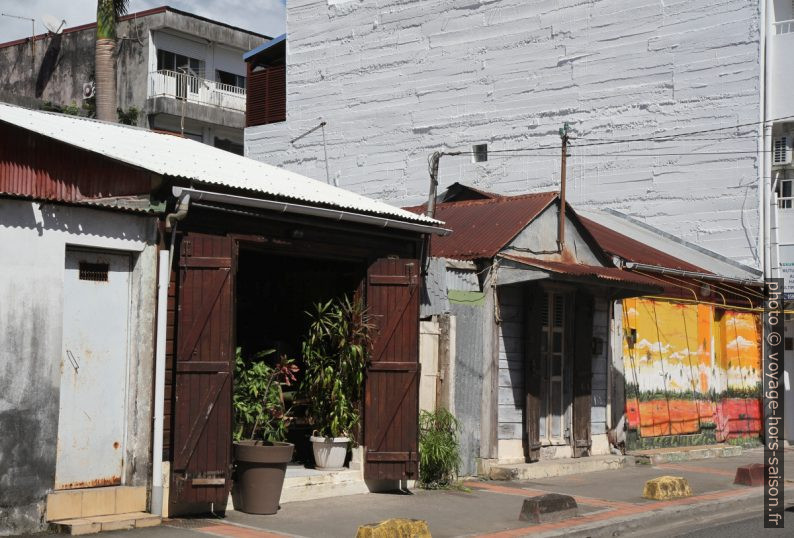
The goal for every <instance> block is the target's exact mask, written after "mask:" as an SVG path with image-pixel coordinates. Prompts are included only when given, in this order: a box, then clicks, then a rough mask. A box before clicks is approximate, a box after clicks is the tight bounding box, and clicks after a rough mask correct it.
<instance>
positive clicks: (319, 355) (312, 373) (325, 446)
mask: <svg viewBox="0 0 794 538" xmlns="http://www.w3.org/2000/svg"><path fill="white" fill-rule="evenodd" d="M309 316H310V318H311V322H310V326H309V332H308V334H307V336H306V338H305V339H304V341H303V344H302V351H303V360H304V372H303V374H304V375H303V382H302V385H301V390H302V393H303V394H304V396H305V399H306V401H307V416H308V419H309V423H310V424H311V425H312V427H313V429H314V431H313V435H312V436H311V438H310V439H311V441H312V449H313V452H314V461H315V463H316V466H317V468H318V469H323V470H332V469H341V468H342V467H343V466H344V464H345V457H346V456H347V448H348V444H349V443H350V441H351V437H352V435H353V433H354V430H355V428H356V427H357V426H358V423H359V418H360V412H359V403H360V402H361V395H362V389H363V386H364V373H365V371H366V365H367V360H368V359H369V353H370V346H371V336H370V332H371V329H372V325H371V324H370V323H369V322H368V316H367V315H366V312H365V310H364V306H363V303H362V301H361V300H360V299H353V300H351V299H350V298H348V297H347V296H344V297H342V298H341V299H336V300H330V301H328V302H326V303H318V304H316V305H315V307H314V311H313V312H312V313H310V314H309Z"/></svg>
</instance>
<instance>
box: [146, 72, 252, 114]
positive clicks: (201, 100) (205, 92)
mask: <svg viewBox="0 0 794 538" xmlns="http://www.w3.org/2000/svg"><path fill="white" fill-rule="evenodd" d="M149 97H150V98H151V97H171V98H174V99H180V100H185V101H187V102H188V103H196V104H198V105H205V106H210V107H217V108H223V109H226V110H233V111H235V112H242V113H245V88H238V87H237V86H232V85H231V84H223V83H221V82H215V81H214V80H207V79H204V78H199V77H195V76H192V75H188V74H185V73H179V72H176V71H168V70H161V71H153V72H151V73H149Z"/></svg>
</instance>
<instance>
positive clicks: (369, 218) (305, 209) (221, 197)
mask: <svg viewBox="0 0 794 538" xmlns="http://www.w3.org/2000/svg"><path fill="white" fill-rule="evenodd" d="M171 193H172V194H173V195H174V196H176V197H177V198H178V197H180V196H182V195H183V194H189V195H190V199H191V200H193V201H202V200H206V201H208V202H218V203H226V204H231V205H237V206H243V207H252V208H257V209H266V210H270V211H276V212H278V213H294V214H299V215H309V216H313V217H320V218H326V219H332V220H335V221H337V222H354V223H358V224H366V225H369V226H377V227H379V228H390V229H396V230H405V231H409V232H417V233H429V234H434V235H440V236H444V235H449V234H451V233H452V230H448V229H446V228H442V227H440V226H432V225H428V224H419V223H415V222H408V221H402V220H396V219H391V218H386V217H377V216H374V215H367V214H364V213H354V212H351V211H343V210H340V209H328V208H324V207H315V206H308V205H302V204H293V203H290V202H276V201H274V200H262V199H260V198H249V197H247V196H237V195H234V194H223V193H219V192H211V191H202V190H197V189H190V188H185V187H176V186H175V187H172V188H171Z"/></svg>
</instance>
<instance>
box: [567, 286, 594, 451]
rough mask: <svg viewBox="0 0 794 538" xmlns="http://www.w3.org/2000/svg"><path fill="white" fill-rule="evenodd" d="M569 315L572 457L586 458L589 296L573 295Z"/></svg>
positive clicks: (589, 396) (590, 343) (590, 333)
mask: <svg viewBox="0 0 794 538" xmlns="http://www.w3.org/2000/svg"><path fill="white" fill-rule="evenodd" d="M574 307H575V312H574V313H573V331H574V335H573V342H574V349H573V380H572V381H573V418H572V420H571V422H572V425H571V426H572V428H571V429H572V431H573V435H572V437H571V445H572V446H571V448H572V449H573V457H574V458H579V457H582V456H589V455H590V445H591V444H592V441H591V439H590V409H591V407H592V405H591V401H592V360H593V353H592V346H593V296H592V295H590V294H588V293H584V292H581V291H579V292H577V293H576V295H575V298H574Z"/></svg>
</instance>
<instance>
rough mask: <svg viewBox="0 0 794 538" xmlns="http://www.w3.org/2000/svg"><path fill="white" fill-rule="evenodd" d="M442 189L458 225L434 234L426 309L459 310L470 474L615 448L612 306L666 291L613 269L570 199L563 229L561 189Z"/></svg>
mask: <svg viewBox="0 0 794 538" xmlns="http://www.w3.org/2000/svg"><path fill="white" fill-rule="evenodd" d="M443 196H444V198H442V199H443V200H446V201H443V202H441V203H439V204H437V206H436V213H435V216H436V217H437V218H439V219H441V220H443V221H444V222H445V223H446V224H445V225H446V226H447V227H449V228H451V229H452V230H453V231H454V233H453V234H452V235H450V236H446V237H434V238H432V239H431V244H430V255H431V263H429V264H428V266H429V268H430V269H429V272H428V276H427V283H428V284H427V293H426V294H425V303H424V304H423V305H422V314H423V316H430V315H444V314H449V313H451V314H453V315H454V316H455V318H456V320H455V327H456V330H455V339H456V342H455V350H456V351H455V359H454V362H455V366H454V371H455V373H454V388H452V389H451V390H452V391H453V392H454V396H453V397H451V398H448V400H449V401H452V402H454V403H453V405H452V407H453V409H452V410H453V412H454V413H455V414H456V416H457V417H458V418H459V419H460V420H461V422H462V423H463V434H462V439H461V446H462V450H463V464H462V469H461V471H462V473H464V474H474V473H476V472H477V471H478V470H479V471H480V472H483V471H485V470H487V468H488V466H490V465H492V464H496V463H518V462H533V461H538V460H541V459H550V458H562V457H574V458H576V457H583V456H589V455H594V454H605V453H609V445H608V442H607V436H606V433H607V431H606V424H607V420H606V409H607V395H608V393H609V392H608V386H607V384H608V380H607V379H608V377H607V366H608V364H609V355H610V353H611V348H612V346H611V345H610V344H611V342H610V337H611V333H610V325H611V322H612V306H611V305H612V303H613V301H614V300H615V299H619V298H624V297H633V296H637V295H644V294H648V293H652V292H655V291H658V290H659V289H660V288H659V287H658V286H657V285H656V283H655V282H654V281H653V280H652V279H649V278H647V277H644V276H641V275H635V274H631V273H628V272H627V271H623V270H621V269H618V268H616V267H615V266H614V265H613V264H612V261H611V259H610V257H609V256H608V255H607V254H606V253H605V252H604V251H603V250H602V249H601V248H600V246H599V245H598V243H597V242H596V241H595V239H594V238H593V236H592V235H591V234H590V233H589V231H588V230H587V228H586V227H585V226H583V224H582V222H581V221H580V219H579V218H578V216H577V214H576V212H575V211H574V210H573V209H572V208H571V207H570V206H569V205H566V206H565V209H566V210H565V212H564V216H563V217H562V225H563V226H562V228H563V230H564V235H563V236H562V237H560V235H559V230H560V226H559V225H560V221H561V216H560V200H559V197H558V194H557V193H556V192H540V193H533V194H526V195H519V196H499V195H494V194H492V193H488V192H485V191H478V190H471V189H466V188H463V187H462V186H458V187H457V188H455V189H450V190H448V191H447V193H446V194H444V195H443ZM412 210H413V211H421V210H422V208H412Z"/></svg>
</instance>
